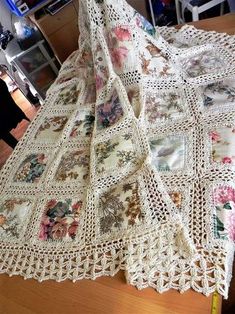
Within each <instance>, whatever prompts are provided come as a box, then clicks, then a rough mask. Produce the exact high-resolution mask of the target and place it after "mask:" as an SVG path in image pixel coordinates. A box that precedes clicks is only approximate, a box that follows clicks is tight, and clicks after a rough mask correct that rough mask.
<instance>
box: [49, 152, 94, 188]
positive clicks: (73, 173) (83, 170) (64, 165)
mask: <svg viewBox="0 0 235 314" xmlns="http://www.w3.org/2000/svg"><path fill="white" fill-rule="evenodd" d="M88 171H89V156H88V155H87V154H86V153H85V152H84V151H80V150H75V151H72V152H67V153H65V154H64V155H63V156H62V158H61V161H60V164H59V166H58V168H57V171H56V174H55V179H56V181H61V182H70V181H74V180H76V182H83V183H85V181H86V180H87V178H88V174H89V173H88Z"/></svg>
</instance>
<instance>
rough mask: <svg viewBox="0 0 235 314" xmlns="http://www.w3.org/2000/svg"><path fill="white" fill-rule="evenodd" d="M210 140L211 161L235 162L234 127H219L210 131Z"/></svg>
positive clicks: (231, 163) (232, 163)
mask: <svg viewBox="0 0 235 314" xmlns="http://www.w3.org/2000/svg"><path fill="white" fill-rule="evenodd" d="M209 135H210V138H211V142H212V162H214V163H221V164H228V165H229V164H230V165H234V164H235V128H234V127H230V126H227V127H221V128H219V129H215V130H212V131H211V132H210V134H209Z"/></svg>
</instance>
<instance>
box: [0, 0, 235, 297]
mask: <svg viewBox="0 0 235 314" xmlns="http://www.w3.org/2000/svg"><path fill="white" fill-rule="evenodd" d="M79 24H80V26H79V27H80V39H79V47H80V49H79V51H76V52H74V53H73V54H72V55H71V56H70V57H69V58H68V59H67V60H66V61H65V63H64V64H63V66H62V68H61V71H60V74H59V76H58V78H57V79H56V81H55V83H54V84H53V85H52V86H51V88H50V89H49V91H48V93H47V99H46V101H45V104H44V105H43V106H42V108H41V110H40V112H39V113H38V115H37V117H36V119H35V120H34V121H33V122H32V123H31V126H30V127H29V128H28V130H27V132H26V134H25V136H24V137H23V139H22V140H21V141H20V142H19V144H18V145H17V147H16V149H15V151H14V153H13V154H12V155H11V157H10V158H9V160H8V161H7V163H6V165H5V166H4V168H3V169H2V172H1V180H0V272H2V273H4V272H5V273H8V274H10V275H21V276H24V277H25V278H35V279H37V280H39V281H42V280H46V279H54V280H57V281H62V280H65V279H71V280H73V281H76V280H79V279H84V278H89V279H95V278H97V277H99V276H104V275H111V276H113V275H114V274H116V273H117V272H118V271H119V270H125V273H126V278H127V281H128V282H129V283H130V284H132V285H135V286H136V287H137V288H139V289H142V288H144V287H148V286H150V287H153V288H155V289H156V290H157V291H159V292H163V291H166V290H168V289H172V288H173V289H178V290H180V291H181V292H184V291H186V290H187V289H189V288H193V289H194V290H196V291H198V292H201V293H204V294H206V295H209V294H210V293H212V292H213V291H218V292H219V293H220V294H221V295H223V296H225V297H226V296H227V293H228V287H229V282H230V279H231V265H232V259H233V252H234V243H233V241H234V240H235V184H234V174H235V173H234V166H235V144H234V143H235V142H234V140H235V124H234V117H235V38H234V36H228V35H225V34H218V33H215V32H203V31H199V30H196V29H195V28H193V27H189V26H186V27H184V28H183V29H181V30H180V31H178V32H177V31H176V30H175V29H173V28H172V29H169V28H159V29H154V28H153V27H152V26H151V25H150V24H149V23H148V22H147V21H146V20H145V19H144V18H143V17H142V16H141V15H140V14H139V13H137V12H136V11H135V10H134V9H132V8H131V7H130V6H129V5H128V4H127V3H126V2H125V1H123V0H118V1H113V0H82V1H80V16H79Z"/></svg>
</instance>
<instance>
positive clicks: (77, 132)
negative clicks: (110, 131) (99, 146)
mask: <svg viewBox="0 0 235 314" xmlns="http://www.w3.org/2000/svg"><path fill="white" fill-rule="evenodd" d="M94 121H95V117H94V114H93V112H92V111H82V110H81V111H79V112H78V113H77V116H76V118H75V121H74V125H73V128H72V130H71V132H70V135H69V138H70V139H71V140H73V139H76V140H77V139H78V138H81V137H84V136H88V137H90V136H91V134H92V131H93V128H94Z"/></svg>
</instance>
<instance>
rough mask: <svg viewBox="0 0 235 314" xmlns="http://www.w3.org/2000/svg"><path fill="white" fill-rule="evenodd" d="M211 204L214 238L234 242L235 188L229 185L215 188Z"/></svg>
mask: <svg viewBox="0 0 235 314" xmlns="http://www.w3.org/2000/svg"><path fill="white" fill-rule="evenodd" d="M213 203H214V210H215V212H214V235H215V238H217V239H222V240H228V239H230V240H232V241H235V188H234V187H233V186H230V185H219V186H217V187H215V188H214V190H213Z"/></svg>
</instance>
